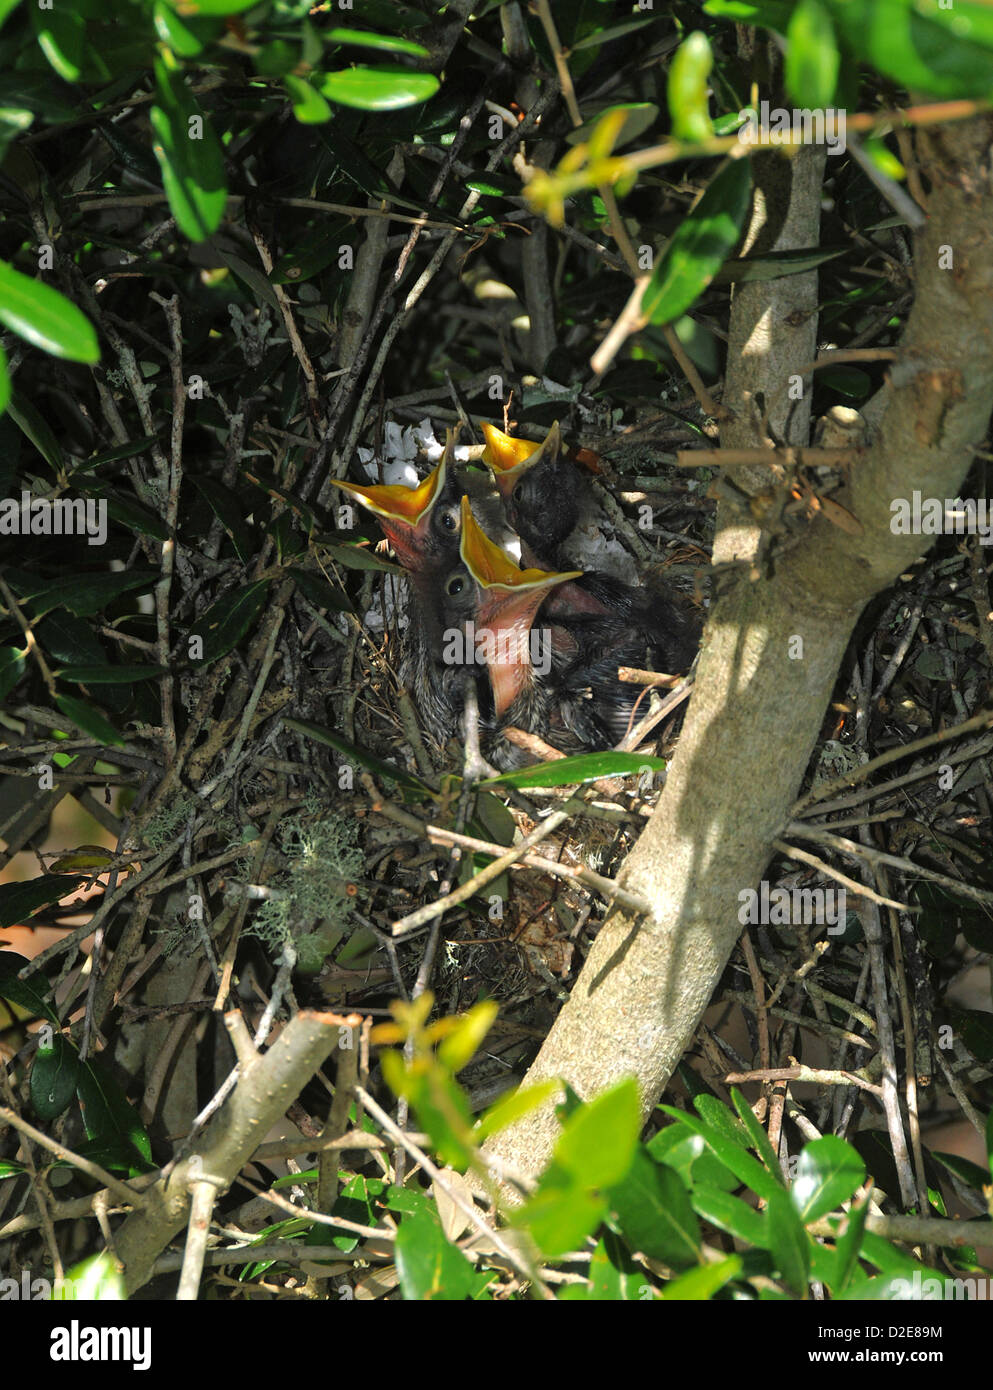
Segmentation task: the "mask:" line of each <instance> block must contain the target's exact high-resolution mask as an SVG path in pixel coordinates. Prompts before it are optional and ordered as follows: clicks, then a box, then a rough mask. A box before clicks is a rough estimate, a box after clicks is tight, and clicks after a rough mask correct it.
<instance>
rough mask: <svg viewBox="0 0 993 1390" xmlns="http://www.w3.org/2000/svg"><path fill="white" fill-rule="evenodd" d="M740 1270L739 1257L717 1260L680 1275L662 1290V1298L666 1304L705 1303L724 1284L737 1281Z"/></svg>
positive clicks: (741, 1267) (740, 1262)
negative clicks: (733, 1280)
mask: <svg viewBox="0 0 993 1390" xmlns="http://www.w3.org/2000/svg"><path fill="white" fill-rule="evenodd" d="M742 1269H743V1262H742V1259H741V1256H740V1255H729V1256H728V1258H727V1259H726V1260H718V1261H717V1263H716V1264H711V1265H700V1267H699V1268H698V1269H691V1270H688V1271H687V1273H686V1274H681V1275H680V1276H679V1278H678V1279H673V1280H671V1282H670V1283H668V1284H666V1286H665V1288H664V1289H663V1290H662V1297H663V1298H664V1299H665V1300H666V1301H667V1302H668V1301H670V1300H674V1301H676V1302H680V1303H683V1302H687V1301H690V1300H692V1301H693V1302H705V1301H707V1300H708V1299H711V1298H713V1296H714V1294H715V1293H717V1292H719V1290H721V1289H723V1287H724V1285H725V1284H730V1282H731V1280H732V1279H737V1278H738V1276H739V1275H740V1274H741V1272H742Z"/></svg>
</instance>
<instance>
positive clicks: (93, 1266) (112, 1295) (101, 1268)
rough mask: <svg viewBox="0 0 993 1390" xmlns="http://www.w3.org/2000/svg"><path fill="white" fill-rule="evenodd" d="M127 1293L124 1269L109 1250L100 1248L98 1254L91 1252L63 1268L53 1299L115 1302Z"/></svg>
mask: <svg viewBox="0 0 993 1390" xmlns="http://www.w3.org/2000/svg"><path fill="white" fill-rule="evenodd" d="M127 1296H128V1294H127V1286H126V1284H125V1282H124V1271H123V1270H122V1269H121V1265H120V1261H119V1260H117V1259H116V1258H115V1257H114V1256H113V1255H112V1254H111V1253H110V1252H109V1251H107V1250H101V1252H100V1253H99V1254H98V1255H90V1256H89V1258H88V1259H85V1260H80V1262H79V1264H75V1265H73V1266H72V1267H71V1269H67V1270H66V1274H65V1278H64V1280H62V1282H61V1283H59V1281H56V1283H55V1285H54V1287H53V1289H52V1298H53V1300H54V1301H56V1302H59V1301H66V1302H68V1301H69V1300H72V1301H73V1302H75V1301H76V1300H77V1299H85V1300H86V1302H88V1303H90V1302H97V1301H99V1302H102V1303H108V1302H112V1303H118V1302H122V1301H123V1300H124V1299H126V1298H127Z"/></svg>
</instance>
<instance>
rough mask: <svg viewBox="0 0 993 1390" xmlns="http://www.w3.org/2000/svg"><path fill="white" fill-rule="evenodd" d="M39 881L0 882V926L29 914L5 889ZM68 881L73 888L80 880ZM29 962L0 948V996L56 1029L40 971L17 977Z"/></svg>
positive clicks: (15, 953) (53, 1011)
mask: <svg viewBox="0 0 993 1390" xmlns="http://www.w3.org/2000/svg"><path fill="white" fill-rule="evenodd" d="M42 881H43V880H41V879H32V880H30V883H4V884H0V927H12V926H14V925H15V924H16V923H17V922H18V921H19V920H20V919H21V917H22V916H27V915H28V914H27V913H22V912H20V911H17V910H16V909H17V894H16V893H13V892H10V893H8V892H7V891H6V890H8V889H12V890H13V889H18V888H28V887H30V886H33V885H36V884H38V883H40V882H42ZM69 882H70V884H71V885H72V886H73V887H74V886H75V885H76V883H78V882H79V880H78V879H75V878H73V879H70V880H69ZM44 906H46V904H45V903H35V904H34V905H33V906H32V908H31V910H32V911H34V910H36V909H37V908H38V907H44ZM30 964H31V962H30V961H28V960H26V959H25V958H24V956H21V955H18V954H17V952H16V951H0V999H5V1000H6V1001H7V1003H8V1004H16V1005H17V1007H18V1008H19V1009H26V1010H27V1015H28V1016H30V1017H31V1018H47V1019H48V1020H49V1022H51V1023H53V1024H54V1025H55V1027H56V1028H58V1027H59V1019H58V1015H57V1014H56V1012H55V1010H54V1009H53V1008H52V1006H51V1004H49V1002H48V1000H47V999H46V997H45V996H46V995H47V994H49V993H50V992H51V988H52V987H51V985H50V984H49V983H48V981H47V980H46V979H45V976H44V975H43V974H42V973H41V972H40V971H35V972H34V974H32V975H29V976H28V977H27V979H26V980H20V979H18V971H20V970H23V969H24V968H25V966H27V965H30Z"/></svg>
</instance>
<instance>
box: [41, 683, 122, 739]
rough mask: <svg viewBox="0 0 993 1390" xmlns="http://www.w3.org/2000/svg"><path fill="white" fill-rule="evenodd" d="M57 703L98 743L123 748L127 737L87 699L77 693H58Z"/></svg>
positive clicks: (65, 713)
mask: <svg viewBox="0 0 993 1390" xmlns="http://www.w3.org/2000/svg"><path fill="white" fill-rule="evenodd" d="M55 703H56V705H57V706H58V708H59V709H60V710H61V711H62V713H63V714H64V715H65V716H66V718H67V719H71V720H72V722H73V723H74V724H75V725H76V728H77V729H81V730H82V732H83V733H84V734H89V735H90V737H91V738H95V739H96V740H97V742H98V743H102V744H105V745H108V746H112V747H113V746H116V747H118V748H123V747H124V745H125V744H126V743H127V739H125V738H122V737H121V735H120V734H119V733H118V732H117V730H116V729H115V728H114V726H113V724H111V723H109V721H108V720H106V719H105V718H104V717H103V715H102V714H101V713H100V711H99V710H98V709H94V708H93V706H92V705H90V704H88V703H87V702H86V701H85V700H78V699H77V698H76V697H75V695H56V697H55Z"/></svg>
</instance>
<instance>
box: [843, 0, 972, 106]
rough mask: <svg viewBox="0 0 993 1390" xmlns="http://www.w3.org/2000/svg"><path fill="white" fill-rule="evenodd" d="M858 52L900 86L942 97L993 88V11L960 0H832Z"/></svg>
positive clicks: (853, 48)
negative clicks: (938, 1)
mask: <svg viewBox="0 0 993 1390" xmlns="http://www.w3.org/2000/svg"><path fill="white" fill-rule="evenodd" d="M828 8H829V9H830V12H831V14H832V16H833V18H834V20H835V23H836V24H837V26H838V28H839V30H840V32H841V36H842V38H843V39H844V40H845V42H846V43H847V44H848V45H849V47H850V48H851V49H852V51H853V52H854V53H856V54H857V55H858V56H859V57H860V58H862V59H864V60H866V61H868V62H870V63H871V64H872V65H873V67H875V68H876V69H877V70H878V71H879V72H881V73H883V74H885V76H887V77H890V78H892V79H893V81H894V82H897V83H899V84H900V86H901V87H908V88H911V89H913V90H915V91H919V92H925V93H929V94H930V95H932V96H938V97H953V98H966V97H980V98H986V97H989V96H990V95H991V93H993V52H991V51H990V50H991V46H993V14H991V12H990V8H989V6H988V5H985V4H970V3H968V0H956V3H955V6H954V8H953V9H952V10H949V11H945V10H943V9H939V8H938V6H937V5H930V6H928V7H927V13H926V14H925V13H921V11H922V10H923V9H924V6H923V5H920V6H918V5H915V4H909V3H908V0H828Z"/></svg>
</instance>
